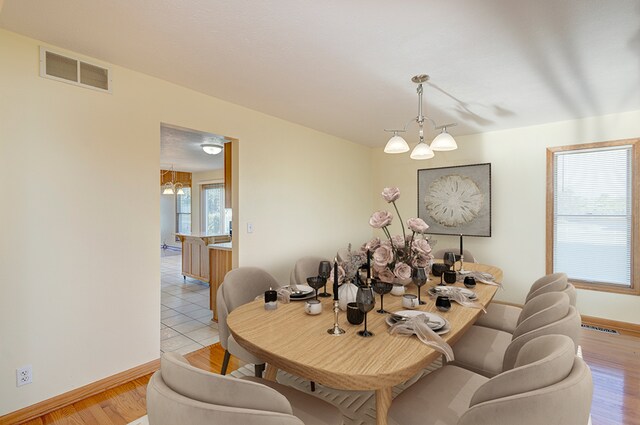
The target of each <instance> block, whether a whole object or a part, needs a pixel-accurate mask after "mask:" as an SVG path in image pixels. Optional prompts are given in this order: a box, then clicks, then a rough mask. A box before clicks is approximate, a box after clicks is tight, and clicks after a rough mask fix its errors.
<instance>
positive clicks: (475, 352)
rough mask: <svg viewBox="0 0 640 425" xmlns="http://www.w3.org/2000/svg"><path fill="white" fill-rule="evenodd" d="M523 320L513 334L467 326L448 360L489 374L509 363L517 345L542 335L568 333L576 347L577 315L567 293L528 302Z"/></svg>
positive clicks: (552, 294)
mask: <svg viewBox="0 0 640 425" xmlns="http://www.w3.org/2000/svg"><path fill="white" fill-rule="evenodd" d="M522 314H523V320H522V321H521V322H520V324H519V325H518V327H517V328H516V329H515V331H514V333H513V334H510V333H508V332H504V331H499V330H496V329H491V328H486V327H483V326H475V325H474V326H471V327H470V328H469V330H468V331H467V332H466V333H465V334H464V335H463V336H462V338H460V340H459V341H458V342H456V343H455V345H454V346H453V354H454V356H455V359H454V361H453V362H452V364H455V365H457V366H460V367H462V368H464V369H469V370H471V371H473V372H475V373H478V374H480V375H484V376H486V377H488V378H491V377H493V376H495V375H497V374H499V373H501V372H502V371H504V370H509V369H511V368H512V367H513V364H514V362H515V360H516V355H517V353H518V352H519V351H520V348H521V347H522V346H523V345H524V344H525V343H526V342H528V341H530V340H532V339H533V338H536V337H538V336H542V335H551V334H560V335H566V336H568V337H570V338H571V339H572V340H573V342H574V345H575V348H574V350H576V349H577V347H578V338H579V335H580V315H579V314H578V312H577V311H576V309H575V307H573V306H571V305H569V296H568V295H567V294H565V293H562V292H550V293H548V294H543V295H540V296H538V297H536V298H534V299H532V300H531V301H530V302H528V303H527V304H526V305H525V306H524V308H523V311H522Z"/></svg>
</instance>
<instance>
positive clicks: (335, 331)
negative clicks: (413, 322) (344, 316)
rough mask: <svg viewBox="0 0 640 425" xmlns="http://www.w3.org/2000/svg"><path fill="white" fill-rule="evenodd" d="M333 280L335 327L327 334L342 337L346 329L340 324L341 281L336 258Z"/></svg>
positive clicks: (328, 330)
mask: <svg viewBox="0 0 640 425" xmlns="http://www.w3.org/2000/svg"><path fill="white" fill-rule="evenodd" d="M331 280H332V281H333V327H331V328H329V329H327V333H329V334H331V335H335V336H338V335H342V334H344V332H345V331H344V329H342V328H341V327H340V325H339V324H338V313H340V306H339V300H338V285H339V283H338V282H339V280H340V273H339V267H338V257H336V258H335V260H334V262H333V272H332V277H331Z"/></svg>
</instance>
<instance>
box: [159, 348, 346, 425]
mask: <svg viewBox="0 0 640 425" xmlns="http://www.w3.org/2000/svg"><path fill="white" fill-rule="evenodd" d="M253 379H254V382H251V381H250V380H244V379H236V378H233V377H230V376H223V375H218V374H215V373H211V372H207V371H205V370H202V369H199V368H196V367H193V366H191V365H190V364H189V362H188V361H187V360H186V359H185V358H184V357H182V356H181V355H179V354H176V353H165V354H164V355H163V356H162V359H161V360H160V370H159V371H157V372H156V373H154V374H153V376H152V377H151V380H150V381H149V384H148V386H147V414H148V417H149V424H150V425H176V424H190V425H205V424H206V425H216V424H221V425H231V424H243V425H254V424H255V425H303V424H306V425H341V424H343V418H342V414H341V413H340V411H339V410H338V409H337V408H336V407H335V406H332V405H331V404H329V403H327V402H325V401H323V400H320V399H318V398H316V397H313V396H310V395H308V394H305V393H302V392H300V391H297V390H295V389H293V388H291V387H287V386H285V385H280V384H277V383H275V382H268V381H264V380H262V379H258V378H253ZM265 384H267V385H265Z"/></svg>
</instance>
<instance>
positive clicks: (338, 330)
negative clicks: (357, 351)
mask: <svg viewBox="0 0 640 425" xmlns="http://www.w3.org/2000/svg"><path fill="white" fill-rule="evenodd" d="M339 312H340V307H339V304H338V300H334V301H333V327H332V328H329V329H327V333H328V334H330V335H336V336H338V335H342V334H343V333H345V330H344V329H342V328H341V327H340V325H339V324H338V313H339Z"/></svg>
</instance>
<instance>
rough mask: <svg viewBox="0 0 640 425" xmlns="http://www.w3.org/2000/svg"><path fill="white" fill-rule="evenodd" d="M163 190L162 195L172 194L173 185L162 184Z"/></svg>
mask: <svg viewBox="0 0 640 425" xmlns="http://www.w3.org/2000/svg"><path fill="white" fill-rule="evenodd" d="M163 187H164V190H163V191H162V194H163V195H173V185H172V184H171V183H165V184H164V186H163Z"/></svg>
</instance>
